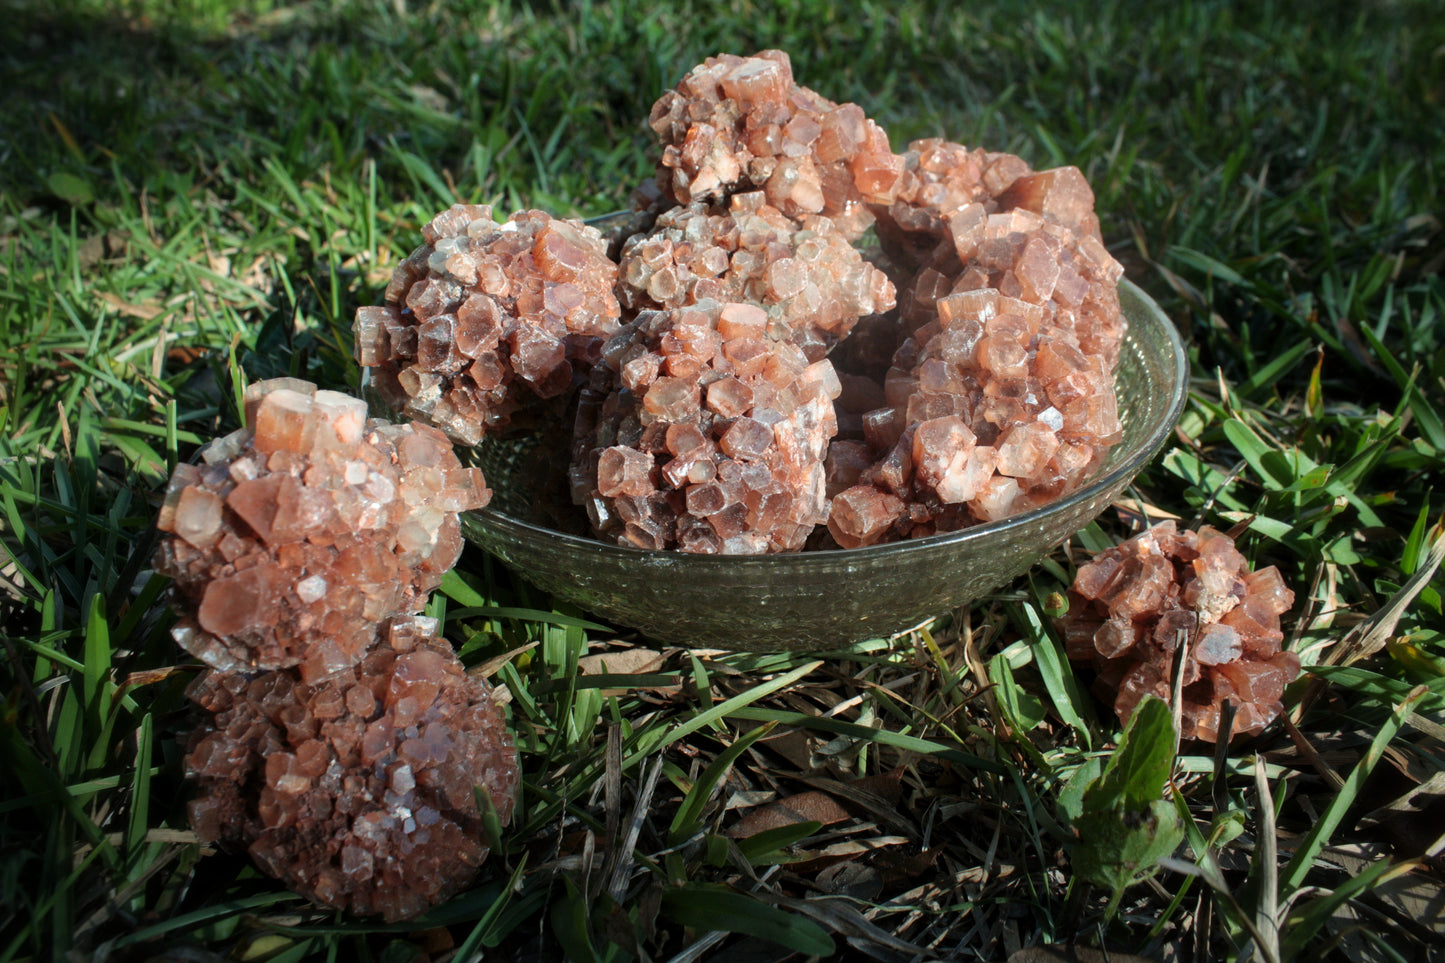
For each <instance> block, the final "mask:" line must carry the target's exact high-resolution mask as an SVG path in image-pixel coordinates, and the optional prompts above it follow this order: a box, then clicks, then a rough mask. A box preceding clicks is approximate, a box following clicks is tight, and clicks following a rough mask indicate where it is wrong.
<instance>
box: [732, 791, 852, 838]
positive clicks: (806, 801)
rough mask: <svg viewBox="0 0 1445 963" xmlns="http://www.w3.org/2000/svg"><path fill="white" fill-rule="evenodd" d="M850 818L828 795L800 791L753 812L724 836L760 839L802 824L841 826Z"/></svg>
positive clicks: (740, 820)
mask: <svg viewBox="0 0 1445 963" xmlns="http://www.w3.org/2000/svg"><path fill="white" fill-rule="evenodd" d="M847 818H848V811H847V810H845V809H844V808H843V807H842V806H840V805H838V804H837V803H836V802H834V800H833V797H832V796H829V795H828V794H827V793H823V792H816V791H812V790H810V791H808V792H800V793H798V794H797V795H794V796H788V797H787V798H785V799H779V800H778V801H777V802H772V803H768V804H767V805H766V806H759V807H758V808H757V809H754V810H752V811H751V812H749V813H748V814H747V815H746V816H744V817H743V818H742V819H739V820H738V821H737V822H736V823H735V824H734V825H733V827H732V828H731V829H729V830H728V831H727V832H726V833H725V834H724V835H727V836H731V837H733V838H734V839H744V838H746V837H748V836H756V835H757V834H758V833H761V832H766V831H767V830H769V829H778V828H780V827H782V826H795V825H797V824H798V823H807V822H819V823H822V824H823V825H824V826H831V825H832V824H833V823H841V822H843V821H844V820H846V819H847Z"/></svg>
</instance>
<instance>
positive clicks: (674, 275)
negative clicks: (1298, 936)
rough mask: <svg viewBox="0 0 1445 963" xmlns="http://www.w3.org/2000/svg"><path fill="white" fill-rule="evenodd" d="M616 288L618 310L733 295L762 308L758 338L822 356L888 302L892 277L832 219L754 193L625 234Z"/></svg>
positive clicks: (677, 212)
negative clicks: (763, 324)
mask: <svg viewBox="0 0 1445 963" xmlns="http://www.w3.org/2000/svg"><path fill="white" fill-rule="evenodd" d="M620 268H621V270H620V276H621V279H622V282H623V283H622V284H620V285H619V286H618V294H619V296H620V297H621V298H622V301H623V303H624V304H625V305H627V307H629V308H632V309H635V310H642V309H646V308H663V309H667V308H677V307H683V306H685V305H688V304H693V303H695V302H697V301H737V302H743V303H747V304H753V305H756V306H758V307H760V308H762V309H763V310H764V311H765V312H766V313H767V316H768V326H767V331H766V336H767V338H768V340H769V341H771V342H775V343H781V342H785V341H786V342H792V343H793V344H796V345H798V346H799V347H801V348H802V349H803V352H804V354H806V355H807V356H808V358H809V360H812V361H817V360H819V359H821V358H823V357H825V356H826V355H827V353H828V351H829V349H830V348H832V347H833V346H834V345H835V344H837V343H838V342H839V341H841V340H842V339H843V338H846V337H847V336H848V334H849V333H850V332H851V331H852V329H853V326H854V325H855V324H856V323H857V322H858V319H859V318H862V317H865V316H868V315H872V314H877V313H880V312H883V311H887V310H888V309H890V308H892V307H893V306H894V290H893V283H892V282H891V281H889V280H888V276H887V275H886V274H884V273H883V272H882V271H880V270H879V269H878V268H876V267H874V266H873V265H872V264H870V263H868V262H867V261H865V260H864V259H863V255H862V254H861V253H859V251H858V250H857V249H856V248H854V247H853V245H852V244H851V243H849V241H848V239H847V237H845V236H844V235H843V234H842V233H841V232H839V230H838V229H837V227H836V226H835V225H834V222H833V221H831V220H829V219H828V218H826V217H821V216H817V215H809V216H806V217H804V218H803V219H802V220H799V221H794V220H792V219H790V218H789V217H787V216H786V215H785V214H783V213H782V211H780V210H778V208H776V207H774V206H772V205H771V204H769V203H768V202H767V200H766V198H765V196H764V195H763V193H762V192H760V191H752V192H750V193H746V194H734V195H732V197H731V198H730V199H729V201H728V204H727V206H726V208H708V207H706V206H704V205H702V204H692V205H689V206H687V207H676V208H673V209H672V210H670V211H668V212H666V213H664V214H663V215H661V216H660V217H659V218H658V219H657V224H656V226H655V227H654V229H653V230H652V231H650V232H649V233H647V234H639V235H635V236H633V237H631V238H629V239H628V241H627V243H626V245H625V246H624V247H623V249H622V259H621V264H620Z"/></svg>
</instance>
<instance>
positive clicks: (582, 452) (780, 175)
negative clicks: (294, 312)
mask: <svg viewBox="0 0 1445 963" xmlns="http://www.w3.org/2000/svg"><path fill="white" fill-rule="evenodd" d="M649 124H650V126H651V128H652V130H653V131H654V132H655V133H656V135H657V137H658V139H659V141H660V145H661V151H660V157H659V159H658V163H657V175H656V178H655V179H654V182H653V183H652V184H651V185H649V186H648V187H647V188H646V189H644V190H642V191H640V192H639V198H640V204H641V205H642V206H643V207H645V208H646V213H647V216H646V217H645V218H643V223H642V225H641V226H640V227H639V228H638V229H637V230H635V231H633V232H631V234H630V235H629V236H627V237H625V238H623V239H622V244H621V246H620V249H619V250H618V251H617V253H616V258H617V259H616V260H615V261H614V260H612V259H611V258H609V257H607V256H606V253H605V247H604V245H603V242H602V239H601V237H600V236H599V235H598V234H597V233H596V232H595V231H592V230H591V229H590V228H588V227H587V226H586V225H582V224H578V223H576V222H568V221H560V220H555V219H552V218H550V217H549V216H548V215H546V214H543V213H541V212H536V211H524V212H519V213H517V214H515V215H513V216H512V217H511V218H510V219H509V220H507V221H506V222H504V223H502V224H497V223H496V222H494V221H493V220H492V217H491V212H490V210H489V209H487V208H484V207H472V206H465V205H458V206H456V207H453V208H452V209H450V210H448V211H446V212H444V213H443V214H441V215H440V216H438V217H437V218H436V219H435V220H434V221H433V222H432V223H431V224H429V225H428V226H427V227H426V228H425V229H424V231H423V239H424V241H425V243H424V244H423V245H422V246H421V247H420V248H418V249H417V250H416V252H415V253H413V254H412V255H411V256H410V257H409V258H407V260H406V261H405V262H403V264H402V265H401V267H400V268H398V270H397V273H396V277H395V278H394V279H393V281H392V284H391V285H390V286H389V287H388V289H387V293H386V303H385V304H384V305H381V306H378V307H371V308H363V309H362V310H361V311H360V312H358V315H357V318H356V324H355V333H356V355H357V358H358V360H359V361H360V362H361V364H362V365H363V366H364V367H365V368H366V369H368V378H369V380H370V382H371V383H372V385H374V387H375V389H376V390H377V392H378V393H379V394H380V395H381V396H382V397H383V398H384V399H386V400H387V402H388V403H389V404H391V405H392V406H393V408H395V409H396V410H398V411H399V412H401V413H402V414H404V415H405V416H407V417H417V418H423V419H427V420H430V421H431V422H432V423H433V424H435V425H437V426H438V427H440V428H442V429H443V430H444V431H446V432H447V433H448V434H449V435H450V436H451V437H452V438H454V439H456V440H457V441H460V442H463V443H465V444H468V445H474V444H476V443H477V442H478V441H479V440H481V439H482V438H483V437H484V436H486V437H489V438H494V437H499V436H500V437H505V436H506V435H507V434H508V433H509V432H514V431H516V430H518V429H520V428H522V427H526V428H527V429H529V430H535V428H536V426H537V425H539V424H542V425H547V426H548V430H549V431H552V432H554V433H555V432H562V433H570V435H571V440H570V446H568V445H561V446H558V447H559V449H561V450H565V451H566V452H567V454H566V457H567V458H569V459H570V464H569V465H568V466H567V468H566V474H567V477H568V481H569V483H570V485H569V490H570V494H571V499H572V501H573V503H574V504H575V505H577V506H579V508H580V509H581V510H582V512H584V513H585V516H586V519H587V521H586V524H587V527H588V528H589V529H590V531H591V533H592V534H593V535H594V536H595V537H597V538H600V539H602V540H604V541H609V542H614V543H616V544H619V545H624V546H631V547H636V548H642V549H654V550H655V549H680V550H682V551H684V552H689V553H698V554H724V555H755V554H768V553H775V552H788V551H794V550H798V549H803V548H809V549H849V548H858V547H863V546H869V545H874V544H879V543H886V542H893V541H900V540H906V539H913V538H919V537H925V536H929V535H934V534H937V533H942V532H949V531H955V530H959V529H961V528H965V527H968V526H971V525H976V524H979V523H981V522H993V521H998V520H1000V519H1004V518H1008V517H1011V516H1015V515H1018V514H1020V513H1024V512H1028V511H1030V510H1033V509H1036V508H1038V507H1040V506H1043V505H1047V504H1049V503H1051V502H1054V501H1056V500H1057V499H1059V498H1061V497H1063V496H1064V495H1066V494H1068V493H1070V492H1073V491H1076V490H1078V489H1079V488H1080V487H1081V486H1082V485H1083V484H1084V483H1085V482H1086V481H1087V480H1088V479H1090V478H1091V477H1093V476H1095V475H1096V474H1097V473H1098V471H1099V469H1100V467H1101V465H1102V464H1103V463H1104V460H1105V456H1106V453H1107V452H1108V450H1109V448H1110V447H1111V446H1113V445H1115V444H1117V443H1118V442H1119V440H1120V438H1121V437H1122V435H1121V424H1120V420H1119V414H1118V404H1117V399H1116V395H1115V383H1114V373H1115V368H1116V366H1117V363H1118V359H1119V354H1120V344H1121V339H1122V336H1123V333H1124V328H1125V323H1124V315H1123V313H1122V311H1121V309H1120V302H1119V296H1118V282H1119V278H1120V275H1121V273H1122V271H1121V269H1120V267H1119V265H1118V263H1117V262H1116V261H1115V260H1114V259H1113V258H1112V257H1111V256H1110V255H1109V253H1108V252H1107V251H1106V250H1105V248H1104V245H1103V242H1102V240H1101V238H1100V236H1099V227H1098V220H1097V217H1096V216H1095V214H1094V197H1093V193H1092V191H1091V190H1090V188H1089V186H1088V184H1087V182H1086V181H1085V179H1084V177H1083V175H1082V174H1080V173H1079V171H1078V170H1077V169H1075V168H1060V169H1058V170H1051V171H1038V172H1035V171H1033V170H1032V169H1031V168H1030V167H1029V166H1028V165H1027V164H1026V163H1025V162H1024V161H1022V160H1021V159H1019V158H1018V157H1016V156H1013V155H1010V154H1002V153H993V152H988V151H984V150H980V149H974V150H970V149H968V148H965V147H963V146H962V145H958V144H953V143H949V142H946V141H942V140H926V141H919V142H917V143H915V144H913V145H911V146H910V148H909V150H907V151H906V152H904V153H903V154H894V153H893V152H892V150H891V148H890V146H889V143H888V137H887V135H886V134H885V133H884V131H883V130H882V128H880V127H879V126H878V125H877V124H876V123H874V122H873V121H871V120H869V119H868V118H867V117H866V116H865V115H864V113H863V111H862V109H861V108H859V107H858V106H857V105H854V104H837V103H834V102H833V101H830V100H828V99H827V98H825V97H823V96H821V95H819V94H817V93H815V92H814V91H812V90H809V89H808V88H806V87H803V86H800V85H799V84H797V83H796V82H795V81H794V79H793V75H792V68H791V65H790V63H789V61H788V58H787V56H786V55H785V54H783V53H781V52H778V51H764V52H763V53H760V54H758V55H757V56H755V57H737V56H731V55H723V56H719V57H714V58H710V59H708V60H707V61H706V62H705V63H703V64H701V65H699V66H698V67H696V68H695V69H694V70H692V71H691V72H690V73H689V74H688V75H687V76H686V77H685V78H683V80H682V81H681V83H679V84H678V86H677V87H676V88H675V89H674V90H671V91H668V92H667V93H666V94H664V95H663V97H662V98H661V99H660V100H658V102H657V103H656V105H655V106H654V107H653V110H652V113H651V116H650V119H649ZM573 399H575V400H576V404H575V406H574V409H575V415H571V414H569V413H567V412H570V411H572V410H574V409H568V408H566V406H565V404H563V403H564V402H566V401H569V400H573ZM569 417H570V418H571V420H572V423H571V425H570V426H568V425H567V420H568V418H569ZM559 426H561V427H559ZM562 470H563V469H562V466H560V465H555V464H554V465H551V466H550V471H551V473H552V474H556V475H560V474H561V473H562ZM533 487H534V488H535V489H537V490H538V491H543V492H545V491H549V490H551V488H552V485H551V484H550V482H549V481H548V480H546V479H541V478H539V479H537V480H536V482H535V484H534V486H533ZM559 527H566V526H565V524H562V523H559Z"/></svg>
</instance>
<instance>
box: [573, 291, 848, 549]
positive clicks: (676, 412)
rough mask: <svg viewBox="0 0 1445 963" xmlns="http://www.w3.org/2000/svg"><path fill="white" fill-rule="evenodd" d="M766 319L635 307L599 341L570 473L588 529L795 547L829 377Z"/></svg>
mask: <svg viewBox="0 0 1445 963" xmlns="http://www.w3.org/2000/svg"><path fill="white" fill-rule="evenodd" d="M767 326H768V315H767V313H766V312H765V311H763V309H761V308H760V307H758V306H757V305H753V304H746V303H740V302H718V301H713V300H703V301H699V302H697V303H695V304H691V305H688V306H686V307H680V308H674V309H672V310H671V311H646V312H643V313H642V314H641V315H639V316H638V319H637V320H636V321H634V322H633V323H632V324H630V325H628V327H627V328H626V329H625V330H624V332H623V333H621V334H619V335H618V336H617V337H615V338H613V339H612V340H611V341H609V342H608V343H607V345H606V347H604V348H603V361H604V363H605V367H604V368H601V369H599V371H598V373H597V378H596V379H595V381H596V384H595V385H594V387H593V388H592V390H591V391H590V392H589V393H588V395H587V396H586V397H584V399H583V401H582V403H581V405H580V408H579V414H578V432H577V444H578V447H579V451H578V454H577V458H576V459H575V463H574V468H573V471H572V478H571V480H572V488H573V493H574V497H575V498H576V499H577V500H579V501H580V502H582V503H583V504H584V505H585V507H586V509H587V512H588V515H589V517H590V519H591V522H592V525H593V528H594V529H595V530H596V531H597V532H598V533H600V534H601V535H603V536H604V537H614V538H616V539H617V540H618V541H619V542H621V543H623V544H629V545H634V546H636V547H638V548H649V549H662V548H681V549H683V550H684V551H689V552H700V553H708V554H727V555H752V554H760V553H765V552H772V551H789V550H793V549H798V548H801V547H802V546H803V542H804V541H805V540H806V539H807V538H808V536H809V535H810V534H811V533H812V531H813V529H814V527H815V526H817V525H818V524H819V523H821V522H822V521H823V520H824V519H826V517H827V496H826V489H825V484H824V472H823V455H824V453H825V452H826V450H827V446H828V440H829V439H830V438H831V437H832V436H833V434H834V433H835V432H836V430H837V420H836V418H835V416H834V413H833V404H832V403H833V399H834V398H836V397H837V396H838V394H839V392H840V390H841V387H840V385H839V383H838V378H837V375H836V374H835V373H834V371H833V366H832V365H831V364H829V363H828V361H827V359H823V360H819V361H815V362H811V363H810V362H809V361H808V359H807V356H806V355H805V354H804V353H803V351H802V349H801V348H798V347H797V346H796V345H794V344H792V343H791V342H790V341H787V340H783V341H778V342H770V341H769V340H768V338H767Z"/></svg>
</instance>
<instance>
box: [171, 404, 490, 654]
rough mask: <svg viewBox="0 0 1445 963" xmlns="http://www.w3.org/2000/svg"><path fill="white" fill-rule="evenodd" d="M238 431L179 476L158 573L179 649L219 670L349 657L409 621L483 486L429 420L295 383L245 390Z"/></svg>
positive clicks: (180, 469)
mask: <svg viewBox="0 0 1445 963" xmlns="http://www.w3.org/2000/svg"><path fill="white" fill-rule="evenodd" d="M246 416H247V423H248V425H249V427H247V428H244V429H240V430H238V431H236V432H234V433H232V434H230V435H228V436H226V437H225V438H221V439H219V440H217V441H214V442H212V443H211V444H210V445H208V446H207V447H206V448H205V449H204V450H203V451H202V453H201V464H199V465H189V464H183V465H178V466H177V467H176V471H175V474H174V475H173V476H172V477H171V482H170V486H169V488H168V490H167V492H166V498H165V502H164V504H163V505H162V508H161V512H160V516H159V518H158V520H157V522H156V525H157V527H158V528H159V529H160V530H161V531H162V532H165V533H167V535H168V536H169V537H167V538H164V539H162V541H161V546H160V550H159V552H158V554H157V558H156V568H157V570H158V571H160V572H161V573H162V574H164V575H169V576H170V577H171V578H172V579H174V580H175V581H174V585H173V589H172V597H173V601H174V603H175V605H176V608H177V609H178V610H179V611H180V613H181V617H180V620H179V621H178V623H177V625H176V628H175V629H174V630H173V634H174V636H175V639H176V641H177V642H178V643H179V644H180V645H181V647H182V648H184V649H186V651H188V652H190V653H191V654H192V655H194V656H195V657H196V658H198V659H200V660H201V661H203V662H205V663H206V664H207V665H210V666H213V667H215V668H217V669H221V670H223V671H227V672H238V671H246V670H250V669H281V668H287V667H290V666H300V667H301V670H302V672H303V673H304V674H305V676H306V677H307V678H309V679H314V678H319V677H321V676H324V675H326V674H327V673H330V672H335V671H337V670H339V669H344V668H346V667H347V666H351V665H354V664H356V663H357V662H358V661H360V659H361V657H362V655H364V654H365V651H366V649H367V647H368V646H369V645H370V644H371V639H372V636H373V634H374V631H375V626H376V625H377V624H378V623H380V622H381V621H382V620H383V619H386V618H388V617H390V616H392V615H400V614H406V613H410V612H417V611H420V610H421V607H422V606H423V605H424V604H425V603H426V598H427V596H428V595H429V594H430V592H431V591H432V589H434V588H435V587H436V586H437V584H438V582H440V581H441V577H442V575H443V574H444V573H445V572H446V571H447V570H448V569H450V568H451V567H452V566H453V565H454V564H456V560H457V556H458V555H459V554H460V553H461V549H462V537H461V527H460V525H459V523H458V518H457V516H458V513H459V512H463V511H467V510H469V509H473V508H480V507H482V506H483V505H485V504H486V503H487V500H488V499H489V498H490V496H491V491H490V490H489V489H488V488H487V487H486V482H485V480H484V479H483V478H482V473H481V472H480V471H479V470H477V469H474V468H463V467H462V465H461V463H460V462H459V461H458V460H457V457H456V455H455V453H453V451H452V447H451V444H450V443H449V442H448V441H447V439H446V438H445V437H444V436H443V435H442V434H441V432H439V431H437V430H436V429H434V428H430V427H428V426H426V425H419V424H408V425H393V424H389V423H386V422H382V421H379V420H373V421H368V420H367V417H366V403H365V402H363V401H361V400H359V399H356V398H352V397H350V396H348V395H343V394H340V393H338V392H335V391H317V390H316V389H315V387H314V386H313V385H310V384H308V383H306V382H302V381H296V380H294V379H277V380H273V381H265V382H258V383H256V384H253V385H251V386H250V387H249V388H248V390H247V393H246Z"/></svg>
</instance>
